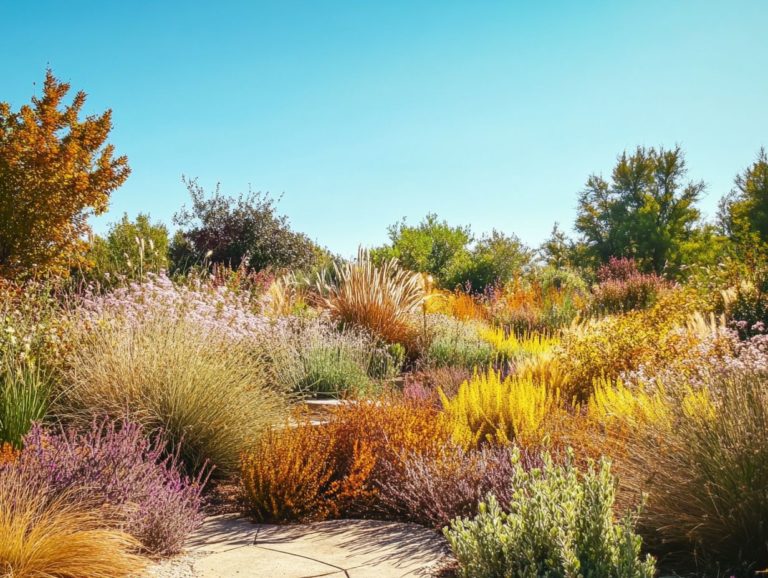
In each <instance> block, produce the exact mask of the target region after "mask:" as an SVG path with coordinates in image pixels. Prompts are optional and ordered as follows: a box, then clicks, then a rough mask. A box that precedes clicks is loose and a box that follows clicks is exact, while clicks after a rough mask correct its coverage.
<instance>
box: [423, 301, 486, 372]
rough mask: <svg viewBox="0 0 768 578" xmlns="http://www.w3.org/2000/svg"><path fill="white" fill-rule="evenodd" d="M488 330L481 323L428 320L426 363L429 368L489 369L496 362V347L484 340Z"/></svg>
mask: <svg viewBox="0 0 768 578" xmlns="http://www.w3.org/2000/svg"><path fill="white" fill-rule="evenodd" d="M484 327H485V326H484V325H482V324H481V323H480V322H478V321H462V320H460V319H452V318H450V317H447V316H445V315H440V314H430V315H427V316H426V317H425V319H424V329H425V331H426V338H427V342H428V345H427V347H426V350H425V352H424V359H423V361H424V363H425V364H426V365H427V366H429V367H448V366H458V367H464V368H466V369H469V370H471V369H473V368H474V367H478V366H479V367H485V366H487V365H488V364H490V363H491V362H492V361H494V359H495V357H496V355H495V352H494V350H493V346H492V345H491V344H490V343H488V342H487V341H486V340H484V339H483V338H482V337H481V336H480V330H481V329H482V328H484Z"/></svg>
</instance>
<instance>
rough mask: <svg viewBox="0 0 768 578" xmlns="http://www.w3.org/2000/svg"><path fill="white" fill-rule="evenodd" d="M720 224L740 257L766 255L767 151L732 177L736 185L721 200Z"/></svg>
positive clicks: (762, 152)
mask: <svg viewBox="0 0 768 578" xmlns="http://www.w3.org/2000/svg"><path fill="white" fill-rule="evenodd" d="M718 217H719V221H720V227H721V229H722V231H723V233H724V234H725V235H727V236H728V237H729V238H730V239H731V240H733V241H734V242H735V243H736V244H737V246H738V247H739V252H740V254H741V256H742V258H745V257H747V256H748V255H749V254H751V253H756V254H758V255H761V256H765V254H766V250H765V245H766V243H768V154H766V152H765V149H760V152H759V153H758V155H757V159H756V160H755V162H754V163H752V165H751V166H749V167H748V168H747V169H745V170H744V172H743V173H741V174H740V175H738V176H737V177H736V179H735V187H734V188H733V190H732V191H731V192H730V193H729V194H728V195H726V196H725V197H724V198H723V199H722V201H721V202H720V210H719V214H718Z"/></svg>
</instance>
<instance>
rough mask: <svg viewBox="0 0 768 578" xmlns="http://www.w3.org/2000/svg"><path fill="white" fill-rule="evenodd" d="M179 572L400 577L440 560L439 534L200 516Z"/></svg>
mask: <svg viewBox="0 0 768 578" xmlns="http://www.w3.org/2000/svg"><path fill="white" fill-rule="evenodd" d="M187 549H188V555H187V557H186V558H185V560H186V562H185V564H184V566H185V569H184V571H183V572H173V573H167V574H166V572H160V573H158V574H156V575H157V576H166V575H172V574H175V575H176V576H194V577H199V578H225V577H226V578H229V577H231V576H240V577H250V576H254V577H255V576H258V577H263V578H314V577H317V578H319V577H321V576H322V577H327V578H374V577H376V578H395V577H397V578H401V577H402V578H404V577H416V576H431V575H434V572H435V571H437V570H438V569H439V568H440V566H441V565H442V564H444V563H445V559H446V552H447V550H446V546H445V541H444V539H443V538H442V537H441V536H440V535H439V534H437V533H436V532H434V531H431V530H429V529H426V528H424V527H422V526H417V525H415V524H403V523H397V522H383V521H378V520H330V521H325V522H315V523H311V524H301V525H279V526H278V525H269V524H253V523H251V522H249V521H248V520H245V519H243V518H238V517H236V516H232V515H222V516H213V517H211V518H208V519H207V520H206V522H205V524H204V525H203V527H202V528H201V529H200V530H199V531H198V532H197V533H196V534H195V535H194V536H193V537H192V539H191V541H190V542H189V544H188V548H187Z"/></svg>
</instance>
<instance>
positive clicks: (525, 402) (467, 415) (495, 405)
mask: <svg viewBox="0 0 768 578" xmlns="http://www.w3.org/2000/svg"><path fill="white" fill-rule="evenodd" d="M439 393H440V399H441V401H442V404H443V409H444V411H445V413H446V414H447V416H448V419H449V421H450V423H451V426H452V432H453V438H454V440H455V441H456V442H458V443H460V444H462V445H470V446H476V445H479V444H481V443H483V442H496V443H509V442H511V441H516V442H518V443H520V444H522V445H537V444H541V443H543V442H544V441H545V439H546V437H547V431H546V423H545V422H546V420H547V418H548V416H550V415H551V414H554V413H556V412H557V411H558V410H559V409H560V407H561V403H560V395H559V392H558V391H557V390H553V389H552V388H551V387H549V386H547V385H546V384H544V383H540V382H537V381H535V380H534V379H532V378H531V377H530V376H517V375H511V376H508V377H506V378H504V379H502V378H501V374H500V372H497V371H494V370H493V369H489V370H488V371H487V372H484V373H477V372H475V374H474V376H473V377H472V379H470V380H469V381H466V382H464V383H463V384H461V386H459V391H458V393H457V394H456V395H455V396H454V397H453V398H448V397H447V396H446V395H445V394H444V393H443V392H442V391H440V392H439Z"/></svg>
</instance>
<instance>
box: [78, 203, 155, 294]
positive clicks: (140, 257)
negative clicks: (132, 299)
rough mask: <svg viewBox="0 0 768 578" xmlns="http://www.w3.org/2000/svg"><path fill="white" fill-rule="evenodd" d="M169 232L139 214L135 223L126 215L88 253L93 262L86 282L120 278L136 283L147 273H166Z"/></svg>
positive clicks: (97, 239)
mask: <svg viewBox="0 0 768 578" xmlns="http://www.w3.org/2000/svg"><path fill="white" fill-rule="evenodd" d="M168 244H169V243H168V229H167V228H166V226H165V225H163V224H162V223H152V222H151V221H150V218H149V215H146V214H144V213H139V214H138V215H137V217H136V220H135V221H131V220H130V219H129V218H128V215H127V214H125V215H123V218H122V219H121V220H120V221H119V222H118V223H113V224H112V226H111V227H110V228H109V232H108V233H107V236H106V237H105V238H102V237H98V236H97V237H96V238H95V239H94V241H93V244H92V245H91V249H90V251H89V255H88V257H89V259H90V260H91V261H92V263H91V269H90V271H88V272H87V274H88V277H89V278H97V279H99V280H100V281H102V282H107V283H108V282H110V281H113V280H118V279H120V278H125V279H131V280H137V279H142V278H143V277H144V275H145V274H146V273H149V272H151V273H159V272H160V271H163V270H167V269H168Z"/></svg>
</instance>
